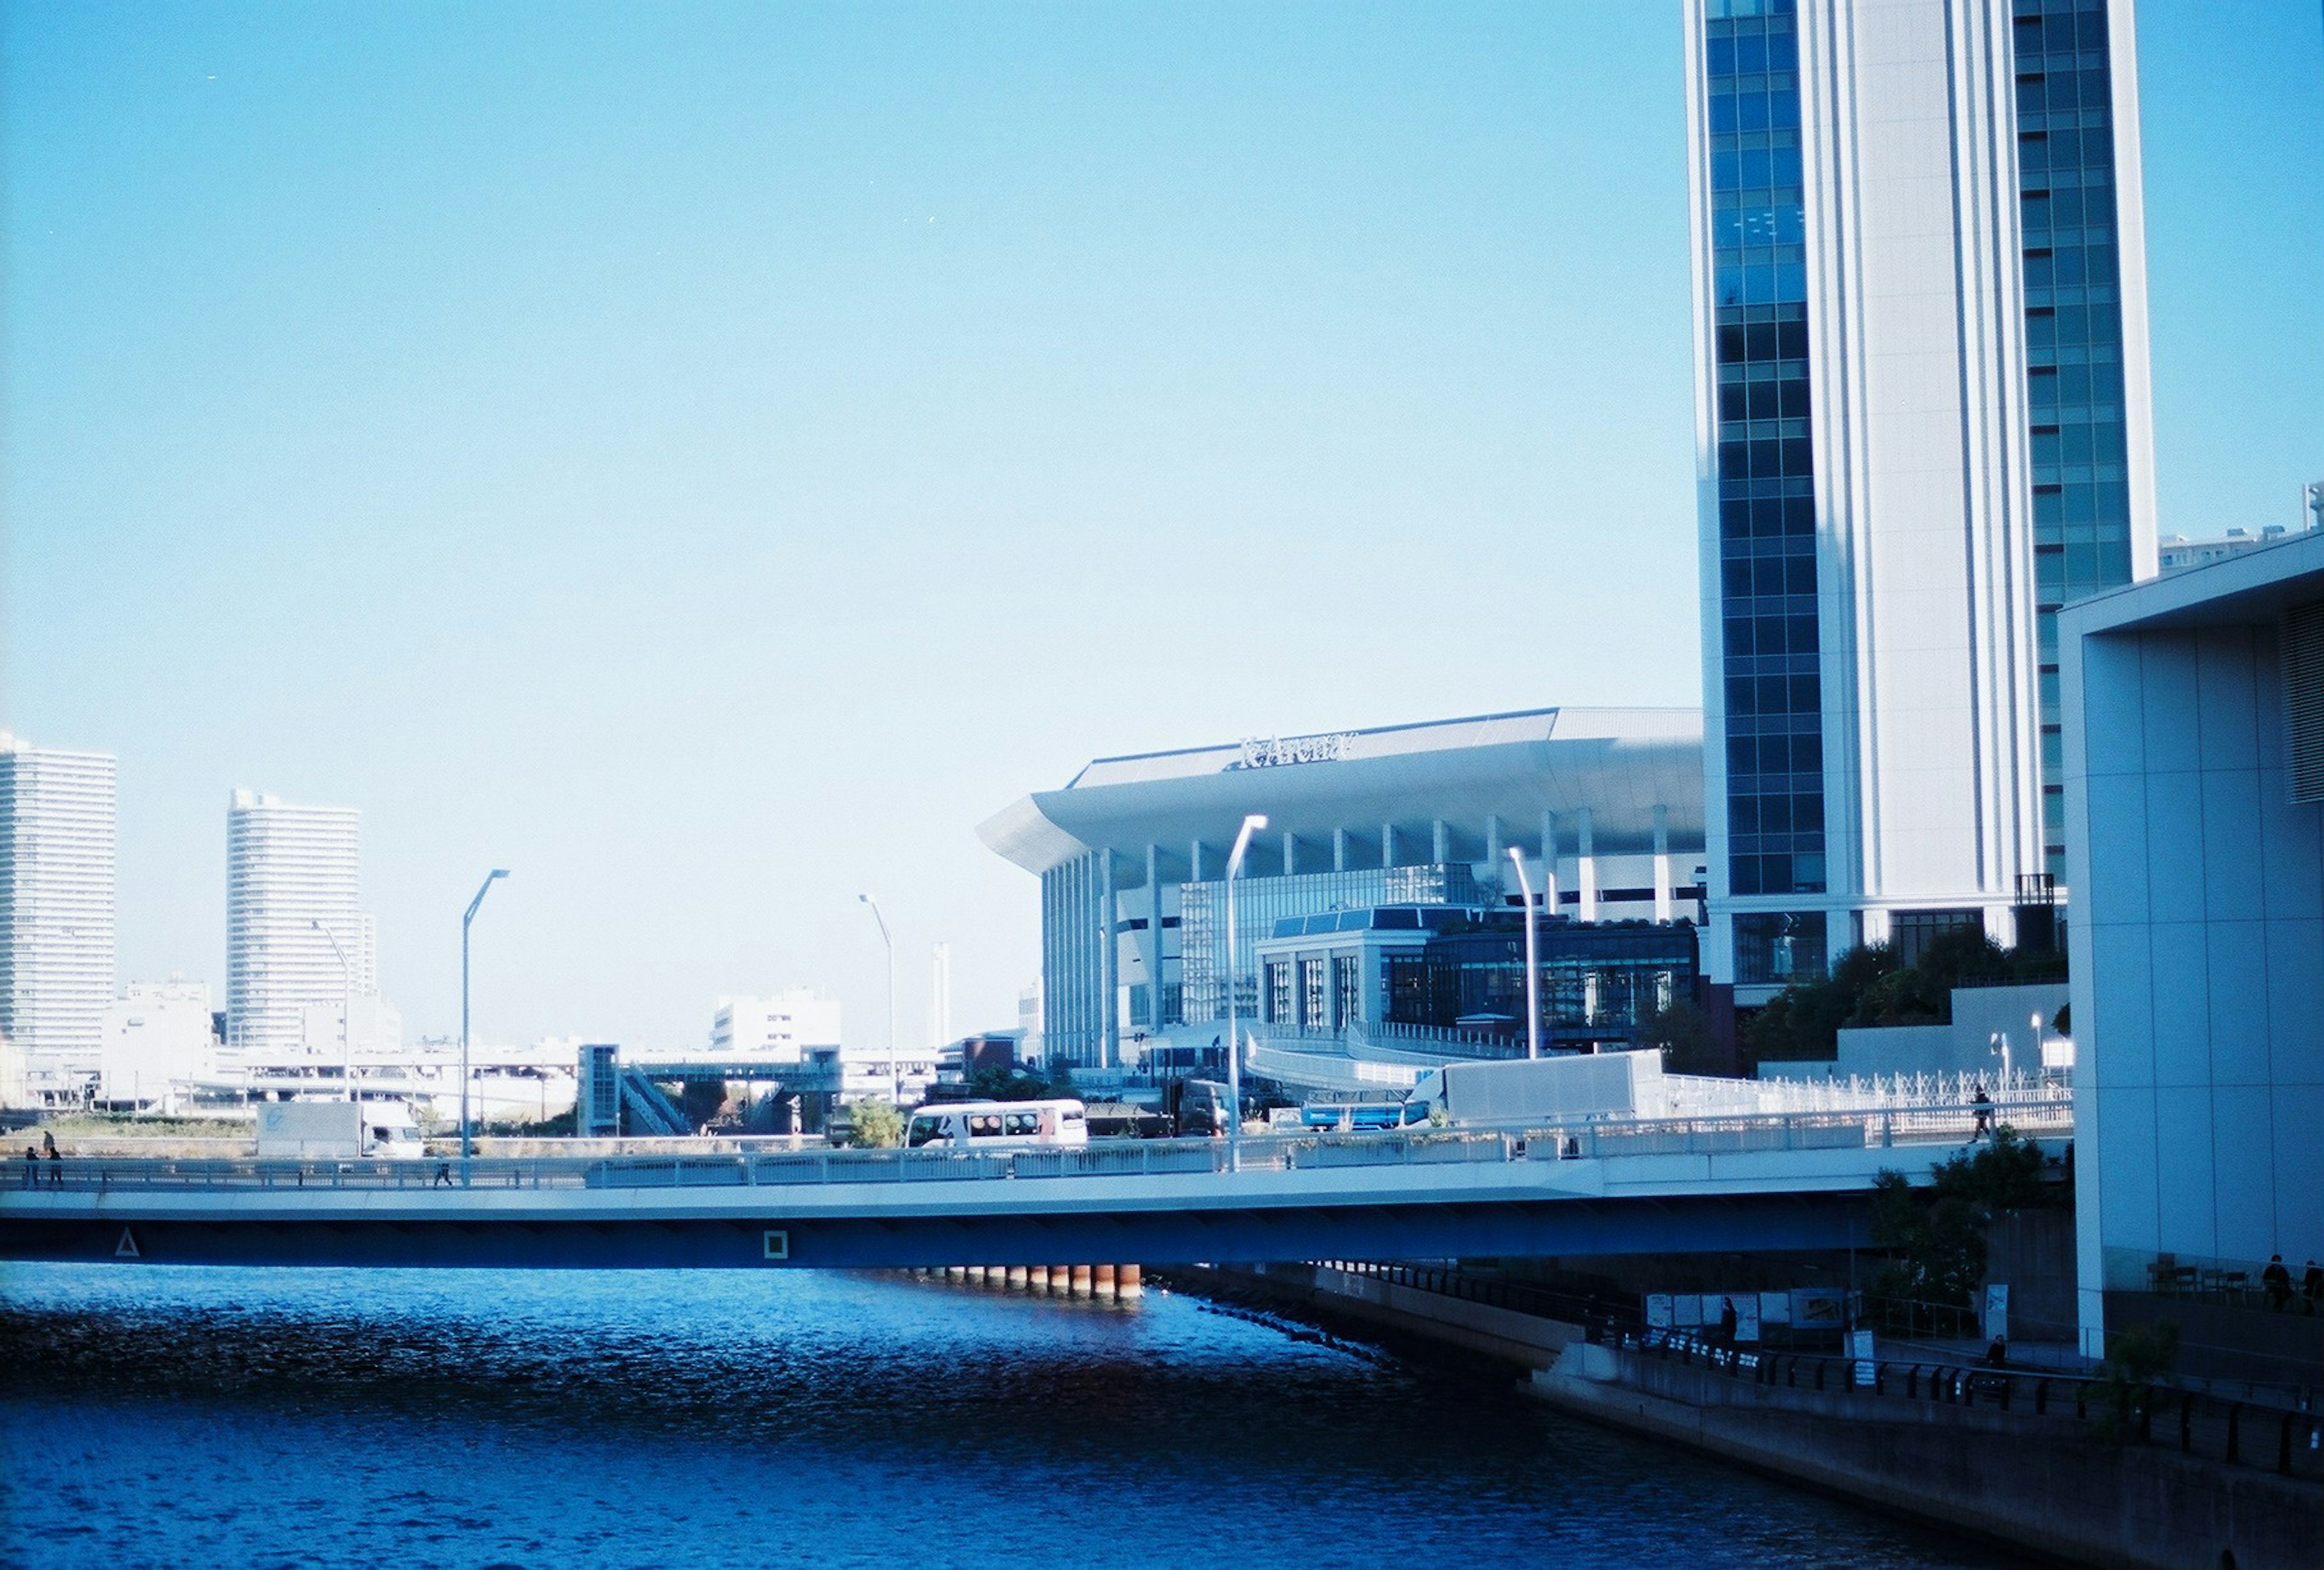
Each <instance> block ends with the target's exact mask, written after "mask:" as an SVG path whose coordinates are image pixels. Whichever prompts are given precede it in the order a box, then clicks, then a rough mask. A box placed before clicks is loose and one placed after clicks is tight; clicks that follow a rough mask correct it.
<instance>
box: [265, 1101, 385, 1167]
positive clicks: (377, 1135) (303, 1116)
mask: <svg viewBox="0 0 2324 1570" xmlns="http://www.w3.org/2000/svg"><path fill="white" fill-rule="evenodd" d="M420 1150H421V1148H420V1131H419V1129H418V1128H417V1127H415V1126H414V1124H413V1123H412V1121H411V1108H410V1106H409V1105H408V1104H405V1103H403V1102H401V1101H376V1102H365V1103H363V1104H356V1103H355V1102H351V1101H270V1102H265V1103H263V1104H260V1106H259V1109H258V1156H259V1159H261V1160H305V1161H346V1160H353V1159H357V1158H360V1157H364V1156H378V1157H385V1158H389V1159H399V1160H417V1159H420Z"/></svg>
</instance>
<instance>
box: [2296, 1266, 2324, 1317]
mask: <svg viewBox="0 0 2324 1570" xmlns="http://www.w3.org/2000/svg"><path fill="white" fill-rule="evenodd" d="M2300 1295H2301V1298H2305V1299H2306V1300H2307V1304H2308V1312H2309V1313H2310V1314H2313V1313H2315V1312H2316V1304H2317V1300H2318V1299H2319V1298H2324V1265H2319V1264H2318V1263H2317V1262H2316V1261H2314V1260H2310V1261H2308V1269H2307V1270H2306V1271H2304V1272H2303V1273H2302V1274H2301V1278H2300Z"/></svg>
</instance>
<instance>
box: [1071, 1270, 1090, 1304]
mask: <svg viewBox="0 0 2324 1570" xmlns="http://www.w3.org/2000/svg"><path fill="white" fill-rule="evenodd" d="M1066 1279H1067V1280H1068V1281H1069V1282H1070V1283H1071V1284H1072V1290H1073V1294H1074V1297H1076V1298H1086V1297H1088V1296H1089V1295H1090V1291H1091V1289H1092V1288H1091V1284H1090V1268H1089V1267H1088V1266H1087V1265H1074V1266H1073V1267H1072V1268H1071V1271H1070V1274H1069V1275H1068V1276H1067V1278H1066Z"/></svg>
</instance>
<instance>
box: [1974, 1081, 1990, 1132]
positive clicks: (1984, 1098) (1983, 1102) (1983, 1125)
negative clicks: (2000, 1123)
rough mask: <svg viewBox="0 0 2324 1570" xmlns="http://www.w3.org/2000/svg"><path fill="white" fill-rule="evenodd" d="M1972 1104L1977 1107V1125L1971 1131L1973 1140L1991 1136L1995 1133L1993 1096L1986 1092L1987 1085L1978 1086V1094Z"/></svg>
mask: <svg viewBox="0 0 2324 1570" xmlns="http://www.w3.org/2000/svg"><path fill="white" fill-rule="evenodd" d="M1970 1105H1972V1106H1974V1107H1975V1108H1976V1109H1977V1126H1976V1127H1975V1128H1973V1129H1971V1130H1970V1131H1969V1138H1970V1139H1971V1140H1973V1141H1974V1140H1979V1139H1987V1138H1990V1137H1991V1135H1992V1133H1993V1098H1992V1097H1991V1096H1989V1095H1987V1094H1985V1086H1984V1085H1978V1087H1977V1096H1976V1099H1975V1100H1973V1101H1972V1102H1971V1103H1970Z"/></svg>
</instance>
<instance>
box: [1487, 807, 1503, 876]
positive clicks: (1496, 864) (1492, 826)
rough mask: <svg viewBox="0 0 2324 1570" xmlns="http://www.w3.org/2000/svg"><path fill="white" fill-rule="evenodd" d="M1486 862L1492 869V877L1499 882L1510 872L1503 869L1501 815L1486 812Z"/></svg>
mask: <svg viewBox="0 0 2324 1570" xmlns="http://www.w3.org/2000/svg"><path fill="white" fill-rule="evenodd" d="M1485 864H1486V865H1487V866H1489V867H1490V868H1491V869H1492V877H1493V879H1494V881H1495V882H1499V881H1501V880H1502V879H1504V878H1506V877H1507V876H1508V874H1507V873H1504V872H1502V871H1501V816H1500V814H1499V813H1498V812H1488V813H1487V814H1485Z"/></svg>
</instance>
